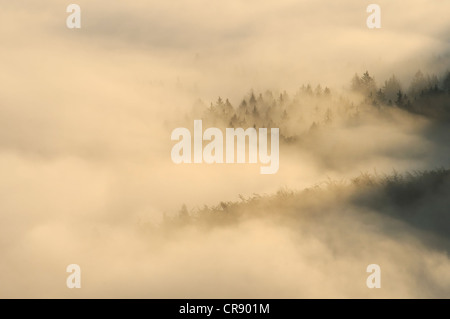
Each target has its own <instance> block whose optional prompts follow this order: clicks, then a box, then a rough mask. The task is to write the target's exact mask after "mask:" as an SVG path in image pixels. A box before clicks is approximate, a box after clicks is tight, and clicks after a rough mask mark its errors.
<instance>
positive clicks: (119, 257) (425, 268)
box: [0, 0, 450, 298]
mask: <svg viewBox="0 0 450 319" xmlns="http://www.w3.org/2000/svg"><path fill="white" fill-rule="evenodd" d="M0 3H1V5H2V10H1V12H0V20H1V21H2V22H3V25H4V26H5V27H4V28H2V29H1V30H0V41H1V43H2V50H0V61H2V63H1V65H2V72H0V220H1V222H0V256H1V258H0V286H1V287H2V288H1V289H0V297H3V298H12V297H27V298H28V297H62V298H65V297H75V298H78V297H88V298H93V297H130V298H131V297H153V298H175V297H176V298H188V297H194V298H196V297H227V298H241V297H248V298H260V297H261V298H263V297H264V298H282V297H286V298H297V297H327V298H328V297H369V298H370V297H375V298H376V297H396V298H408V297H425V298H426V297H448V296H450V293H449V288H448V287H449V286H450V278H449V277H448V274H449V273H450V272H449V268H450V261H449V260H448V248H449V245H448V244H447V243H446V242H445V241H446V240H448V231H449V228H448V227H449V223H448V217H442V216H441V215H439V216H441V217H437V218H438V219H439V218H441V219H442V220H443V222H442V225H443V227H444V230H442V229H441V228H436V227H434V226H430V227H428V228H426V227H425V228H424V227H421V225H428V224H430V220H434V219H433V218H435V217H433V216H435V215H433V214H431V215H430V216H431V217H430V216H428V215H426V214H425V215H423V216H422V215H420V216H422V217H421V219H420V220H424V222H422V221H421V222H410V221H408V220H404V219H403V218H399V217H398V216H396V212H397V213H399V214H400V213H402V212H403V210H404V208H403V207H402V208H398V207H397V206H395V205H394V208H392V211H393V213H392V215H393V216H391V215H389V214H386V210H388V211H390V209H391V206H389V205H387V206H386V207H384V206H383V207H381V208H380V207H378V206H377V207H374V206H373V205H369V207H366V206H361V205H359V204H355V203H354V202H353V200H352V199H353V197H352V196H359V194H360V191H361V190H359V189H358V188H357V187H356V188H355V187H354V186H351V185H350V186H349V185H347V186H346V187H347V188H345V187H344V191H342V192H343V193H344V194H343V195H342V196H343V198H339V200H337V199H336V196H341V195H340V194H342V193H341V192H340V191H339V192H338V191H336V192H335V190H334V189H328V188H327V189H323V190H320V191H318V193H317V194H316V195H314V196H315V197H313V198H315V199H314V200H312V199H308V200H311V202H309V204H308V205H306V206H304V205H303V204H302V203H301V202H302V201H303V200H304V198H303V197H301V196H300V197H294V199H293V202H292V203H291V205H289V206H284V204H283V203H284V201H283V198H282V197H281V198H278V197H276V198H275V199H273V202H271V205H269V206H267V207H264V206H261V207H260V206H258V205H256V206H251V205H249V206H248V205H245V204H242V203H241V204H236V205H241V206H238V208H237V210H238V211H239V212H240V214H242V216H244V217H243V218H242V219H238V220H235V221H233V222H232V223H231V224H227V225H219V226H217V225H211V224H210V223H203V224H202V218H200V217H199V218H198V221H196V222H194V221H190V222H189V223H188V224H187V225H184V226H177V227H175V226H173V225H172V223H175V224H176V222H174V221H173V220H172V218H175V219H176V218H177V216H178V214H179V211H180V208H181V207H182V205H183V204H185V205H186V206H187V210H188V212H189V214H190V215H191V218H192V216H196V214H198V212H199V211H201V210H202V209H203V208H204V205H208V207H215V206H216V205H219V206H220V203H240V201H241V199H240V198H249V197H250V196H253V194H258V196H262V197H261V198H262V201H263V202H264V201H265V200H270V199H271V198H272V196H275V195H274V194H276V193H277V191H278V190H280V189H287V190H292V191H294V192H300V193H301V191H302V190H303V189H305V188H311V187H312V188H314V187H319V186H320V187H322V186H323V185H324V183H325V184H326V183H327V182H330V181H337V182H339V183H340V182H342V183H344V184H345V183H350V182H349V181H350V180H351V179H352V178H355V177H357V176H360V174H361V173H363V174H365V173H369V174H373V175H375V176H378V175H379V176H384V175H383V174H386V175H390V174H394V173H395V172H400V173H405V172H408V171H410V172H413V171H416V170H435V169H439V168H442V167H444V168H448V158H449V154H450V146H449V145H450V144H449V143H448V136H449V135H448V133H449V132H448V122H446V121H445V119H448V114H449V113H448V109H445V107H448V91H446V90H447V89H446V87H445V85H446V84H445V83H446V82H445V79H446V72H447V71H448V70H449V69H450V53H449V52H450V45H449V38H448V30H450V22H449V21H448V18H447V15H446V13H447V12H449V10H450V3H443V2H442V1H437V0H432V1H423V0H413V1H410V2H408V4H407V5H406V4H404V3H402V4H400V3H392V1H384V0H383V1H378V4H379V5H380V6H381V8H382V28H381V29H379V30H369V29H368V28H367V27H366V24H365V20H366V18H367V13H366V11H365V10H366V4H364V3H358V1H350V0H345V1H341V2H339V4H338V3H334V2H331V1H312V0H306V1H291V0H283V1H277V2H273V1H245V3H244V2H241V1H227V2H223V3H222V2H221V3H219V2H217V3H213V2H210V1H204V0H195V1H184V0H179V1H172V2H167V3H161V2H157V1H143V0H136V1H133V3H123V2H119V3H116V2H110V1H96V2H95V3H92V2H90V1H85V0H80V1H78V2H77V3H78V4H79V5H80V6H81V9H82V28H81V29H79V30H69V29H68V28H66V26H65V19H66V17H67V15H68V14H67V13H66V12H65V9H66V4H62V3H60V1H56V0H52V1H45V2H44V1H40V2H36V1H31V0H29V1H21V2H20V3H15V2H10V1H3V0H0ZM367 4H368V3H367ZM366 70H368V71H369V72H370V76H371V79H374V80H375V81H376V83H377V88H379V89H381V88H383V84H384V83H385V82H384V81H387V80H388V79H389V78H390V77H391V76H392V74H395V75H396V77H397V78H398V79H399V81H400V83H401V86H402V90H403V92H404V93H406V94H407V95H408V99H409V101H410V102H411V103H412V106H411V107H410V106H409V104H407V103H406V102H402V101H399V102H398V103H397V104H395V103H396V102H395V101H391V102H393V103H390V104H389V103H388V101H387V99H384V100H383V99H381V98H379V99H378V96H377V100H373V101H372V99H374V95H375V91H373V92H372V93H373V94H372V95H371V97H370V98H369V97H368V95H367V94H365V93H367V92H361V90H360V91H358V90H355V88H352V82H351V80H352V77H353V76H354V74H355V73H358V76H362V75H363V73H364V72H366ZM418 70H421V71H422V72H423V73H424V74H425V76H427V75H430V77H429V78H432V74H435V75H436V77H437V79H438V83H439V90H440V91H439V92H438V93H439V94H440V95H439V96H437V95H438V93H436V92H435V93H429V94H430V96H431V97H429V100H427V99H426V98H428V95H426V97H422V96H414V95H413V94H412V93H411V92H412V91H411V92H410V91H408V88H409V87H410V84H411V83H413V79H414V76H415V74H416V72H417V71H418ZM428 80H429V79H428ZM430 81H431V80H430ZM430 83H431V82H430ZM308 84H310V87H311V91H312V93H311V94H310V93H309V91H307V87H308ZM319 84H320V91H317V86H318V85H319ZM325 88H328V89H329V90H330V94H329V95H326V94H325V93H324V90H325ZM423 89H424V90H428V89H429V88H428V87H424V88H423ZM430 90H431V89H430ZM269 91H270V94H268V92H269ZM427 92H428V91H427ZM430 92H431V91H430ZM433 92H434V91H433ZM252 94H253V96H254V98H255V100H257V102H255V104H254V105H253V104H251V103H252V102H251V97H252ZM260 94H261V95H260ZM427 94H428V93H427ZM433 94H434V95H433ZM445 94H447V95H445ZM280 95H281V97H282V98H284V100H283V101H282V102H281V101H280ZM435 95H436V96H435ZM260 96H261V100H259V97H260ZM219 97H221V99H222V100H223V101H226V100H227V99H228V101H229V103H230V104H231V105H232V109H233V113H230V114H225V115H223V114H222V115H217V114H218V113H214V112H216V111H215V110H220V108H219V107H218V106H217V105H218V104H217V100H218V98H219ZM243 100H245V101H246V103H247V105H248V111H250V112H251V111H252V109H250V107H256V109H257V111H258V116H257V117H256V116H255V117H251V116H248V115H245V114H248V113H245V111H246V109H245V108H240V105H241V104H242V101H243ZM199 101H200V102H199ZM430 101H431V102H430ZM274 102H275V103H276V105H277V107H278V108H276V107H272V105H273V103H274ZM402 103H403V104H402ZM439 103H440V104H439ZM392 104H394V105H392ZM430 104H431V105H438V104H439V105H441V106H442V108H438V107H437V106H436V108H429V109H432V110H434V109H435V110H437V111H436V112H434V113H433V112H431V111H428V110H425V109H424V107H423V105H430ZM210 105H212V108H211V107H210ZM220 107H222V106H221V105H220ZM239 110H241V111H242V110H243V111H242V112H243V113H239V112H240V111H239ZM328 110H330V111H331V113H330V112H328ZM442 110H446V111H445V112H447V113H444V112H443V111H442ZM284 111H286V115H284V114H285V113H284ZM230 112H231V111H230ZM233 114H237V115H238V116H237V119H236V121H237V122H235V123H234V125H235V126H236V127H244V128H246V127H251V126H253V125H255V127H270V126H268V125H269V124H270V123H272V124H273V125H276V127H280V134H281V135H282V139H281V140H280V167H279V171H278V172H277V173H276V174H273V175H261V174H260V173H259V168H260V164H259V163H258V164H232V165H231V164H230V165H228V164H212V165H207V164H181V165H176V164H174V163H173V162H172V160H171V158H170V152H171V149H172V147H173V145H174V144H175V142H173V141H171V140H170V134H171V132H172V130H173V129H175V128H177V127H186V128H188V129H190V130H191V131H192V130H193V120H194V119H204V128H207V127H212V126H216V127H220V128H225V127H229V124H230V120H231V118H232V116H231V115H233ZM239 114H241V115H242V117H240V116H241V115H239ZM446 114H447V115H446ZM446 116H447V117H446ZM445 176H447V175H445ZM445 178H446V181H447V182H445V183H444V184H443V185H444V186H442V185H440V186H439V188H438V189H439V190H440V193H438V195H436V196H437V197H436V196H431V195H430V196H428V195H429V194H428V192H432V191H429V190H424V189H421V190H420V193H421V194H422V192H426V193H427V196H424V200H423V203H421V205H422V206H423V207H425V208H424V210H425V211H426V210H430V211H432V212H436V211H439V212H440V211H441V210H442V206H443V205H444V207H445V203H446V202H445V201H444V200H443V198H444V197H442V196H441V194H447V193H448V189H449V188H448V187H449V186H448V185H449V184H448V177H445ZM445 178H444V179H445ZM419 182H420V181H419ZM446 192H447V193H446ZM295 194H297V193H295ZM376 194H377V192H376V191H375V190H374V191H373V193H372V192H369V195H367V196H368V197H369V198H372V197H373V198H377V197H376ZM240 196H241V197H240ZM439 196H441V197H439ZM381 202H383V203H384V198H383V199H382V201H381ZM443 203H444V204H443ZM255 207H256V208H255ZM258 207H259V208H258ZM387 207H389V209H388V208H387ZM255 209H256V210H258V209H259V210H260V211H261V212H263V213H262V214H261V216H259V215H258V216H256V217H251V216H253V213H252V212H253V211H254V210H255ZM247 215H249V216H248V217H247ZM163 216H166V218H169V220H172V221H171V222H167V220H164V218H163ZM436 216H437V215H436ZM218 218H219V219H220V217H218ZM291 220H295V221H296V222H295V223H292V224H290V223H289V222H290V221H291ZM431 224H433V223H431ZM167 225H169V226H167ZM446 227H447V228H446ZM349 230H351V231H349ZM446 234H447V235H446ZM430 237H432V238H435V237H436V238H437V239H436V238H435V239H433V240H431V239H429V238H430ZM441 237H442V238H441ZM441 240H442V241H443V244H442V245H437V244H436V241H441ZM72 263H76V264H79V265H80V266H81V269H82V288H81V289H72V290H71V289H68V288H67V287H66V285H65V283H66V281H65V280H66V278H67V276H68V274H67V273H66V272H65V269H66V266H67V265H68V264H72ZM371 263H376V264H380V266H381V267H382V274H383V277H382V282H383V286H382V287H383V288H382V289H378V290H372V289H368V288H367V287H366V285H365V279H366V278H367V275H368V274H367V273H366V272H365V269H366V267H367V265H368V264H371ZM384 283H386V285H385V284H384Z"/></svg>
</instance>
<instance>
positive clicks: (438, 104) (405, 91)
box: [351, 71, 450, 119]
mask: <svg viewBox="0 0 450 319" xmlns="http://www.w3.org/2000/svg"><path fill="white" fill-rule="evenodd" d="M351 84H352V86H351V87H352V90H353V91H356V92H359V93H361V94H363V95H364V96H365V97H366V102H369V103H370V104H372V105H375V106H379V105H389V106H397V107H400V108H403V109H406V110H408V111H410V112H415V113H420V114H423V115H427V116H430V117H435V118H440V119H443V118H444V119H449V118H450V117H449V114H450V72H447V73H446V74H445V75H444V76H443V77H442V78H441V79H439V78H438V77H437V76H436V75H434V74H432V75H428V74H423V73H422V72H421V71H417V73H416V74H415V75H414V77H413V78H412V80H411V83H410V85H409V87H408V88H405V87H404V86H403V85H402V84H401V83H400V81H399V80H398V79H397V77H396V76H395V75H392V76H391V77H390V78H389V79H388V80H386V81H384V85H383V86H382V87H378V86H377V83H376V82H375V79H374V78H373V77H372V76H371V75H370V74H369V72H367V71H366V72H365V73H364V74H363V75H362V76H361V77H360V76H358V74H355V76H354V77H353V79H352V83H351Z"/></svg>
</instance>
